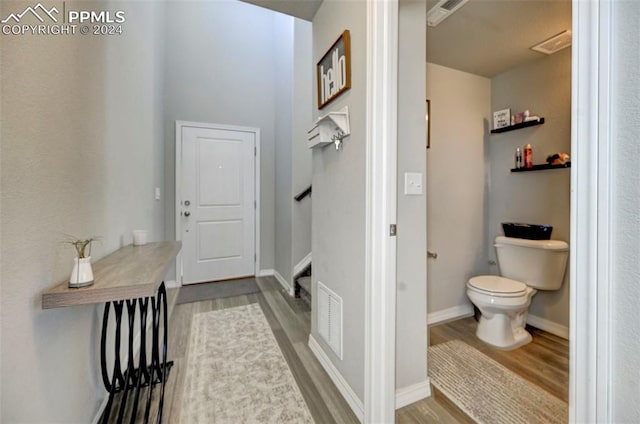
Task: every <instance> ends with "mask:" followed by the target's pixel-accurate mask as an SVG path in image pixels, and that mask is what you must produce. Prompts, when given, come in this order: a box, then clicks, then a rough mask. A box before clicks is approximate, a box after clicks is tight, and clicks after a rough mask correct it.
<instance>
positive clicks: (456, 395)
mask: <svg viewBox="0 0 640 424" xmlns="http://www.w3.org/2000/svg"><path fill="white" fill-rule="evenodd" d="M429 376H430V378H431V382H432V383H433V385H434V386H435V387H436V388H437V389H438V390H440V391H441V392H442V393H443V394H444V395H445V396H446V397H447V398H448V399H449V400H451V401H452V402H453V403H455V404H456V405H457V406H458V407H459V408H460V409H461V410H462V411H464V412H465V413H466V414H467V415H468V416H469V417H471V418H473V419H474V420H475V421H476V422H478V423H480V424H500V423H504V424H515V423H526V424H529V423H540V424H543V423H554V424H555V423H566V422H568V406H567V404H566V403H565V402H563V401H562V400H560V399H558V398H556V397H555V396H553V395H551V394H550V393H548V392H546V391H544V390H543V389H541V388H540V387H538V386H536V385H534V384H532V383H530V382H529V381H527V380H525V379H523V378H522V377H520V376H519V375H517V374H515V373H513V372H512V371H510V370H508V369H507V368H505V367H504V366H502V365H501V364H499V363H498V362H496V361H494V360H493V359H491V358H489V357H487V356H486V355H484V354H483V353H481V352H479V351H478V350H476V349H474V348H473V347H471V346H469V345H468V344H466V343H464V342H462V341H460V340H453V341H450V342H446V343H441V344H437V345H435V346H431V347H429Z"/></svg>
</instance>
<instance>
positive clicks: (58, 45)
mask: <svg viewBox="0 0 640 424" xmlns="http://www.w3.org/2000/svg"><path fill="white" fill-rule="evenodd" d="M28 5H31V6H32V5H33V3H30V2H10V3H8V2H2V3H1V4H0V15H2V16H6V15H7V14H8V13H10V12H19V11H21V10H23V9H24V8H25V7H26V6H28ZM84 5H85V6H86V3H85V4H84ZM100 5H104V4H103V3H97V2H96V3H93V4H92V9H93V8H96V9H99V8H100ZM67 7H68V8H69V7H82V6H81V5H78V4H77V3H75V2H67ZM120 7H122V8H123V9H124V10H125V11H126V18H127V22H126V24H125V25H124V34H123V35H122V36H119V37H100V36H93V37H83V36H68V37H65V36H50V37H48V36H11V37H7V36H2V41H1V42H2V48H1V49H0V58H1V65H0V73H1V85H0V89H1V92H0V104H1V108H2V127H1V132H0V140H1V149H0V156H1V170H2V173H1V180H0V184H1V185H0V191H1V202H2V209H1V221H0V222H1V224H0V229H1V232H2V240H1V256H2V259H3V261H2V262H3V263H2V275H1V283H0V299H1V300H0V309H1V310H2V328H1V332H2V347H1V358H2V359H1V361H2V362H1V375H2V388H1V390H2V391H1V393H0V398H1V402H2V403H1V405H0V409H1V411H2V412H1V414H2V415H1V418H0V421H2V422H53V421H55V422H76V423H79V422H91V421H92V419H93V417H94V415H95V414H96V412H97V410H98V406H99V404H100V402H101V400H102V398H103V396H104V395H105V393H104V389H103V388H102V383H101V380H100V379H99V355H98V352H97V346H98V344H97V343H98V341H99V334H98V333H99V324H100V318H99V316H100V315H99V314H100V308H99V307H96V306H79V307H71V308H62V309H55V310H46V311H43V310H42V309H41V300H40V299H41V294H42V292H43V291H45V290H47V289H49V288H51V287H52V286H53V285H55V284H56V283H59V282H62V281H64V280H65V279H66V278H68V277H69V274H70V272H71V267H72V258H73V255H74V253H73V249H72V248H71V247H69V246H66V245H63V244H62V243H61V241H62V240H64V239H65V237H66V234H72V235H76V236H78V237H82V236H91V235H97V236H102V242H101V243H98V244H96V245H95V246H94V250H93V258H94V259H98V258H99V257H101V256H104V255H105V254H107V253H109V252H111V251H113V250H116V249H117V248H119V247H120V246H121V245H123V244H128V243H131V230H132V229H134V228H141V227H142V228H147V229H148V230H149V231H150V239H151V240H161V239H163V236H164V231H163V220H164V217H163V208H162V206H161V202H157V201H155V200H154V188H155V187H160V188H162V187H163V174H162V168H161V165H162V163H163V150H162V140H163V134H162V131H163V125H162V102H161V100H162V93H161V87H162V66H161V65H162V53H161V52H162V50H161V33H162V32H161V31H162V30H163V17H162V7H158V6H154V7H150V5H149V4H148V3H127V4H121V5H120Z"/></svg>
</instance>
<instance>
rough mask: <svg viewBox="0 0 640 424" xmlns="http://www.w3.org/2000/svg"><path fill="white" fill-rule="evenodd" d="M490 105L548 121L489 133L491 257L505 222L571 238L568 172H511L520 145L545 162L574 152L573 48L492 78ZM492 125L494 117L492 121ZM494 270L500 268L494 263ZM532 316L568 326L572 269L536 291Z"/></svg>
mask: <svg viewBox="0 0 640 424" xmlns="http://www.w3.org/2000/svg"><path fill="white" fill-rule="evenodd" d="M491 100H492V110H494V111H495V110H499V109H505V108H509V107H510V108H511V111H512V113H514V112H521V111H524V110H525V109H529V110H530V111H531V113H532V114H534V115H538V116H543V117H544V118H545V123H544V125H540V126H536V127H531V128H525V129H521V130H517V131H511V132H506V133H502V134H493V135H491V136H490V141H489V149H490V150H489V151H490V156H491V164H490V166H491V172H490V183H489V186H490V197H489V204H490V213H489V238H488V240H487V243H488V246H489V253H490V257H492V258H495V249H494V248H493V239H494V238H495V236H497V235H502V227H501V226H500V223H501V222H527V223H534V224H549V225H553V234H552V238H553V239H557V240H565V241H569V224H570V222H569V220H570V218H569V213H570V177H571V175H570V172H569V170H564V169H561V170H550V171H538V172H524V173H511V172H509V170H510V169H511V168H513V166H514V159H513V158H514V152H515V150H516V147H522V146H523V145H525V144H526V143H531V145H532V146H533V162H534V163H545V159H546V157H547V156H548V155H549V154H553V153H556V152H567V153H569V154H571V49H570V48H569V49H565V50H562V51H560V52H558V53H556V54H553V55H551V56H548V57H545V58H542V59H540V60H539V61H537V62H534V63H532V64H528V65H525V66H521V67H518V68H515V69H512V70H510V71H507V72H505V73H503V74H501V75H498V76H496V77H494V78H493V79H492V82H491ZM491 126H493V122H491ZM493 268H494V269H493V271H494V272H497V269H495V267H493ZM529 313H530V314H531V315H535V316H537V317H539V318H543V319H546V320H549V321H552V322H553V323H556V324H559V325H561V326H564V327H568V326H569V271H568V269H567V272H566V274H565V278H564V282H563V284H562V287H561V288H560V290H558V291H550V292H542V291H540V292H538V294H536V295H535V296H534V297H533V300H532V302H531V307H530V309H529Z"/></svg>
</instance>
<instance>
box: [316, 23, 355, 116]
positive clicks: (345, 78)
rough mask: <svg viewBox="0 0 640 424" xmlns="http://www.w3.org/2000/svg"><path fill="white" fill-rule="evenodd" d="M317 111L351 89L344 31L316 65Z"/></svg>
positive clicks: (349, 59) (349, 57) (349, 60)
mask: <svg viewBox="0 0 640 424" xmlns="http://www.w3.org/2000/svg"><path fill="white" fill-rule="evenodd" d="M316 81H317V86H318V109H322V108H323V107H325V106H326V105H328V104H329V103H331V102H332V101H333V100H335V99H336V98H337V97H338V96H340V95H341V94H342V93H344V92H345V91H347V90H348V89H350V88H351V45H350V39H349V30H345V31H344V32H343V33H342V34H341V35H340V37H339V38H338V39H337V40H336V42H335V43H333V45H332V46H331V47H330V48H329V50H328V51H327V52H326V53H325V54H324V56H322V59H320V62H318V64H317V65H316Z"/></svg>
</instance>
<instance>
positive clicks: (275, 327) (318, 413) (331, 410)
mask: <svg viewBox="0 0 640 424" xmlns="http://www.w3.org/2000/svg"><path fill="white" fill-rule="evenodd" d="M256 281H257V283H258V285H259V286H260V289H261V293H256V294H250V295H244V296H238V297H230V298H225V299H215V300H207V301H202V302H195V303H185V304H181V305H176V306H175V309H174V311H173V314H172V317H171V319H170V324H169V358H171V359H172V360H173V361H174V364H175V365H174V366H173V369H172V370H171V376H170V379H169V384H171V380H172V379H175V384H174V385H173V386H172V390H171V393H167V395H166V397H165V409H164V417H165V419H164V422H166V423H177V422H179V419H180V409H181V404H182V392H183V388H184V379H185V376H184V371H185V368H186V364H185V362H186V359H187V358H186V355H187V350H188V343H189V336H190V331H191V319H192V318H193V316H194V315H195V314H197V313H200V312H208V311H213V310H219V309H225V308H232V307H234V306H242V305H247V304H250V303H259V304H260V306H261V308H262V311H263V312H264V314H265V316H266V318H267V321H268V322H269V325H270V326H271V330H272V331H273V334H274V336H275V338H276V340H277V342H278V345H279V346H280V349H281V350H282V353H283V356H284V357H285V359H286V361H287V363H288V365H289V368H290V369H291V372H292V374H293V376H294V378H295V380H296V382H297V383H298V386H299V387H300V391H301V392H302V396H303V397H304V399H305V401H306V403H307V406H308V407H309V411H310V412H311V415H312V416H313V418H314V420H315V421H316V423H328V424H331V423H345V424H351V423H353V424H356V423H359V420H358V419H357V417H356V416H355V415H354V414H353V412H352V411H351V408H349V405H347V403H346V401H345V400H344V399H343V398H342V396H341V395H340V392H338V389H337V388H336V387H335V385H334V384H333V382H332V381H331V379H330V378H329V376H328V375H327V373H326V372H325V371H324V369H323V368H322V366H321V365H320V363H319V362H318V361H317V359H316V358H315V356H314V355H313V353H312V352H311V350H310V349H309V347H308V345H307V343H308V339H309V332H310V328H311V314H310V309H309V306H308V305H307V304H306V303H305V302H303V301H302V300H300V299H295V298H292V297H291V296H289V295H288V294H287V293H286V292H284V291H283V289H282V286H281V285H280V284H279V283H278V282H277V281H276V280H275V279H274V278H272V277H266V278H258V279H256Z"/></svg>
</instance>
